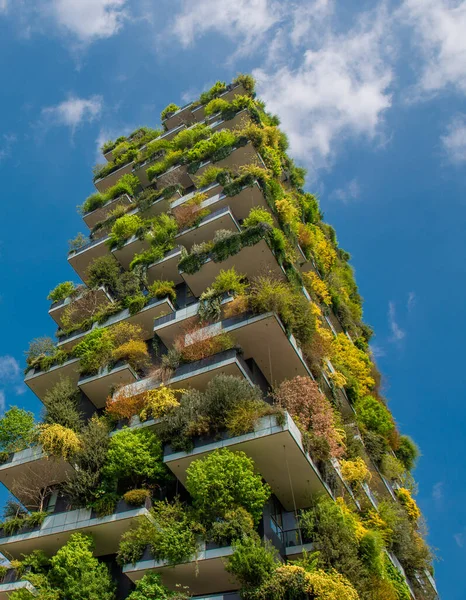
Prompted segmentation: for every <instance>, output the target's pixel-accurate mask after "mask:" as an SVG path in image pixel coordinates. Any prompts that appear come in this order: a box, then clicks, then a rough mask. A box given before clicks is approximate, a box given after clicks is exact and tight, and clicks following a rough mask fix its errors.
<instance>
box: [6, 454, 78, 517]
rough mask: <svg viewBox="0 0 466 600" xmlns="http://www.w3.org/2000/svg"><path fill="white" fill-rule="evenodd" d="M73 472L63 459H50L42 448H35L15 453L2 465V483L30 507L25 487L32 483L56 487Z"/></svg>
mask: <svg viewBox="0 0 466 600" xmlns="http://www.w3.org/2000/svg"><path fill="white" fill-rule="evenodd" d="M73 472H74V469H73V467H72V466H71V465H70V464H69V463H67V462H66V461H64V460H63V459H62V458H54V457H48V456H47V455H45V454H44V453H43V452H42V449H41V448H40V446H33V447H32V448H26V450H22V451H20V452H15V453H14V454H13V455H12V456H11V457H10V460H9V461H8V462H6V463H4V464H2V465H0V482H1V483H3V485H4V486H5V487H6V488H7V489H8V490H9V491H10V492H11V493H12V494H13V495H14V496H16V498H18V500H19V501H20V502H22V503H23V504H25V505H28V503H30V498H29V497H28V494H27V490H26V491H25V490H24V487H26V488H27V487H28V485H29V484H30V483H31V482H37V483H39V482H40V483H43V485H44V487H48V486H52V485H56V484H58V483H62V482H64V481H66V480H67V478H68V476H70V475H72V474H73ZM23 484H24V485H23Z"/></svg>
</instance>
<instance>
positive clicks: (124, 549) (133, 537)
mask: <svg viewBox="0 0 466 600" xmlns="http://www.w3.org/2000/svg"><path fill="white" fill-rule="evenodd" d="M153 528H154V526H153V524H152V523H149V522H148V520H147V519H146V518H144V517H141V518H139V519H137V522H136V524H135V525H134V526H133V527H132V528H131V529H129V530H128V531H125V533H124V534H123V535H122V536H121V538H120V544H119V546H118V553H117V562H118V564H119V565H121V566H123V565H126V564H132V565H134V564H136V563H137V562H138V560H140V559H141V558H142V555H143V554H144V550H145V549H146V547H147V546H148V545H149V544H150V542H151V537H152V533H153Z"/></svg>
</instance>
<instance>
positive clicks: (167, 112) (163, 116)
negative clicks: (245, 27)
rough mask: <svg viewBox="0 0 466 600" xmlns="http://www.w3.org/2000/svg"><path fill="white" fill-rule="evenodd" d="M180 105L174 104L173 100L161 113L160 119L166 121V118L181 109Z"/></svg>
mask: <svg viewBox="0 0 466 600" xmlns="http://www.w3.org/2000/svg"><path fill="white" fill-rule="evenodd" d="M179 109H180V107H179V106H178V105H177V104H173V102H171V103H170V104H168V106H166V107H165V108H164V109H163V110H162V112H161V113H160V120H161V121H165V119H166V118H167V117H168V116H169V115H170V114H171V113H174V112H176V111H177V110H179Z"/></svg>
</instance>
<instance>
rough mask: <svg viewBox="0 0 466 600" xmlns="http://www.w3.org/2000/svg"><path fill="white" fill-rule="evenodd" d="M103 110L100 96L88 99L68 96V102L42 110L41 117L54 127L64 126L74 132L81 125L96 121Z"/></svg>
mask: <svg viewBox="0 0 466 600" xmlns="http://www.w3.org/2000/svg"><path fill="white" fill-rule="evenodd" d="M102 108H103V99H102V97H101V96H91V97H90V98H77V97H76V96H70V98H69V99H68V100H65V101H64V102H61V103H60V104H57V105H56V106H49V107H47V108H43V109H42V116H43V117H45V118H46V119H47V120H48V122H49V123H52V124H55V125H66V126H68V127H70V128H71V129H72V131H73V132H74V131H75V130H76V128H77V127H79V125H81V123H84V122H88V123H89V122H91V121H94V120H95V119H97V118H98V117H99V116H100V114H101V112H102Z"/></svg>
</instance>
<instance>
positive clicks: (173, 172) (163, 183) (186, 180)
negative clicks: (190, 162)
mask: <svg viewBox="0 0 466 600" xmlns="http://www.w3.org/2000/svg"><path fill="white" fill-rule="evenodd" d="M147 181H149V180H147ZM155 182H156V186H157V189H158V190H162V189H163V188H164V187H167V186H169V185H181V186H182V187H184V188H189V187H191V186H192V185H193V180H192V177H191V176H190V175H189V173H188V167H187V165H173V167H170V169H168V170H167V171H165V172H164V173H161V174H160V175H158V176H157V177H156V178H155Z"/></svg>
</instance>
